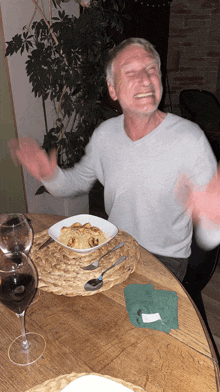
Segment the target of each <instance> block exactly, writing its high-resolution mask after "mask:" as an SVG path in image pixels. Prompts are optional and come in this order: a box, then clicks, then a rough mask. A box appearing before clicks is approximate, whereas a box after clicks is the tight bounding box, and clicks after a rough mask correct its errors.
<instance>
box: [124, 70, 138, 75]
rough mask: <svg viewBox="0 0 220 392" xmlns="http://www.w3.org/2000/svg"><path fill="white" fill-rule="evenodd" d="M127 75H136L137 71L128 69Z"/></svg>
mask: <svg viewBox="0 0 220 392" xmlns="http://www.w3.org/2000/svg"><path fill="white" fill-rule="evenodd" d="M126 75H128V76H135V75H136V72H135V71H128V72H126Z"/></svg>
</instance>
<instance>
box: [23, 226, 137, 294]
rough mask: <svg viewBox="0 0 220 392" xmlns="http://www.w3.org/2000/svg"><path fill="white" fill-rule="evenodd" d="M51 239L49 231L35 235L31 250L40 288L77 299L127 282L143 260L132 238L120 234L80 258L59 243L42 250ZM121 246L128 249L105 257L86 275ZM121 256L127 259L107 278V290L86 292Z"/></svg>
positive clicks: (111, 271)
mask: <svg viewBox="0 0 220 392" xmlns="http://www.w3.org/2000/svg"><path fill="white" fill-rule="evenodd" d="M48 238H49V236H48V232H47V230H44V231H42V232H41V233H37V234H35V237H34V243H33V246H32V249H31V258H32V259H33V261H34V263H35V265H36V267H37V270H38V274H39V288H40V289H42V290H45V291H48V292H53V293H55V294H58V295H66V296H69V297H73V296H76V295H93V294H96V293H97V292H101V291H104V290H108V289H109V288H111V287H112V286H114V285H116V284H118V283H121V282H123V281H124V280H126V279H127V278H128V276H129V275H130V274H131V273H132V272H133V271H134V270H135V266H136V264H137V263H138V261H139V258H140V250H139V245H138V244H137V242H136V241H135V240H134V238H133V237H131V236H130V235H129V234H127V233H125V232H123V231H121V230H119V232H118V234H117V235H116V236H115V237H114V238H113V239H112V240H111V241H110V242H108V243H107V244H106V245H103V246H102V247H101V248H99V249H97V250H95V251H94V252H92V253H89V254H87V255H80V254H79V253H75V252H74V251H72V250H69V249H67V248H65V247H63V246H61V245H59V244H58V243H57V242H53V243H52V244H50V245H48V246H47V247H46V248H44V249H41V250H38V248H39V247H40V245H41V244H42V243H44V242H45V241H46V240H47V239H48ZM120 242H124V243H125V244H124V246H123V247H121V248H119V249H117V250H116V251H114V252H112V253H110V254H109V255H107V256H106V257H104V258H103V259H102V260H101V261H100V264H99V267H98V268H97V269H96V270H93V271H85V270H83V269H82V268H81V267H82V266H86V265H88V264H90V263H92V262H93V261H95V260H97V259H98V258H99V257H100V256H102V255H104V254H105V253H106V252H108V251H109V250H110V249H112V248H114V247H115V246H116V245H117V244H119V243H120ZM121 256H126V257H127V258H126V259H125V260H124V261H122V262H121V263H120V264H119V265H117V266H116V267H115V268H113V269H111V270H110V271H109V272H107V273H106V274H105V275H104V278H103V281H104V284H103V286H102V287H101V288H100V289H99V290H96V291H86V290H85V289H84V285H85V283H86V282H87V281H88V280H90V279H92V278H98V277H99V276H100V275H101V273H102V272H103V271H104V270H105V269H107V268H108V267H110V266H111V265H112V264H114V263H115V262H116V261H117V260H119V258H120V257H121Z"/></svg>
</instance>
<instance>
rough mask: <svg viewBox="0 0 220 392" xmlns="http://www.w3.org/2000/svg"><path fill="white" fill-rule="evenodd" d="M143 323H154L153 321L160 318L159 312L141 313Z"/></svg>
mask: <svg viewBox="0 0 220 392" xmlns="http://www.w3.org/2000/svg"><path fill="white" fill-rule="evenodd" d="M142 320H143V323H154V322H155V321H158V320H161V317H160V313H150V314H146V313H142Z"/></svg>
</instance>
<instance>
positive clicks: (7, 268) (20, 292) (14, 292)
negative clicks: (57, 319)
mask: <svg viewBox="0 0 220 392" xmlns="http://www.w3.org/2000/svg"><path fill="white" fill-rule="evenodd" d="M37 285H38V275H37V270H36V267H35V266H34V264H33V262H32V261H31V259H30V257H29V256H28V255H26V254H25V253H22V252H20V253H19V252H18V253H17V254H16V256H15V254H13V255H12V256H11V257H10V256H9V255H7V256H6V255H3V256H2V257H1V258H0V302H1V303H2V304H3V305H5V306H6V307H7V308H8V309H10V310H12V311H13V312H15V314H16V315H17V316H18V318H19V319H20V323H21V333H22V334H21V335H20V336H19V337H17V338H16V339H15V340H14V341H13V342H12V343H11V345H10V347H9V350H8V356H9V359H10V360H11V361H12V362H13V363H14V364H16V365H21V366H25V365H30V364H32V363H34V362H36V361H37V360H38V359H39V358H41V357H42V355H43V353H44V351H45V348H46V342H45V340H44V338H43V336H41V335H39V334H38V333H33V332H28V333H26V331H25V312H26V309H27V307H28V305H29V304H30V303H31V301H32V299H33V297H34V295H35V293H36V290H37Z"/></svg>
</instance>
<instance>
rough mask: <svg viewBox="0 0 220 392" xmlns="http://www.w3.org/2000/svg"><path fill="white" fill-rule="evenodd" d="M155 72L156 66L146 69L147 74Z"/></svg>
mask: <svg viewBox="0 0 220 392" xmlns="http://www.w3.org/2000/svg"><path fill="white" fill-rule="evenodd" d="M156 70H157V67H156V65H153V66H152V67H150V68H147V69H146V71H147V72H155V71H156Z"/></svg>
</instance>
